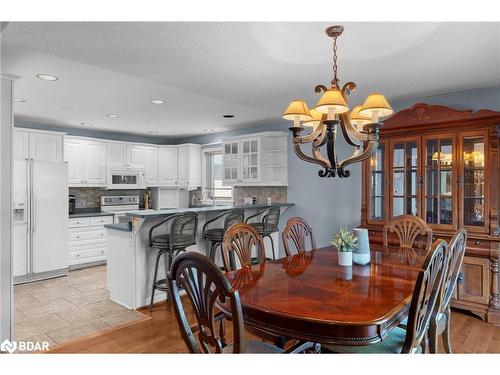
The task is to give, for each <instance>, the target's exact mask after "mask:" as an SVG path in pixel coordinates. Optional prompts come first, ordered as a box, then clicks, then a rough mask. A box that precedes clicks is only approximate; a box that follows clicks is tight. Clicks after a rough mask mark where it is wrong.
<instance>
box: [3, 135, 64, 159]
mask: <svg viewBox="0 0 500 375" xmlns="http://www.w3.org/2000/svg"><path fill="white" fill-rule="evenodd" d="M63 138H64V134H63V133H57V132H46V131H36V130H33V131H32V130H30V131H27V130H24V129H23V130H16V131H14V136H13V144H12V154H13V158H14V159H34V160H39V161H62V160H63Z"/></svg>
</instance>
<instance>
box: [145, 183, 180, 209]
mask: <svg viewBox="0 0 500 375" xmlns="http://www.w3.org/2000/svg"><path fill="white" fill-rule="evenodd" d="M152 193H153V208H154V209H155V210H162V209H168V208H187V207H189V192H188V191H187V190H186V189H177V188H157V189H153V190H152Z"/></svg>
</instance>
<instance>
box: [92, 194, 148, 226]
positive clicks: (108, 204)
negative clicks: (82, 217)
mask: <svg viewBox="0 0 500 375" xmlns="http://www.w3.org/2000/svg"><path fill="white" fill-rule="evenodd" d="M137 210H139V196H138V195H113V196H102V197H101V211H102V212H109V213H113V214H114V215H115V219H114V222H115V223H123V222H127V221H131V220H130V218H128V217H126V216H125V214H126V213H127V212H130V211H137Z"/></svg>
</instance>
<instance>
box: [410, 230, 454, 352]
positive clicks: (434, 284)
mask: <svg viewBox="0 0 500 375" xmlns="http://www.w3.org/2000/svg"><path fill="white" fill-rule="evenodd" d="M447 252H448V245H447V243H446V241H444V240H441V239H438V240H436V241H435V242H434V243H433V244H432V247H431V250H430V251H429V252H428V254H427V257H426V258H425V261H424V264H423V266H422V270H421V271H420V272H419V274H418V277H417V282H416V283H415V289H414V290H413V296H412V299H411V304H410V311H409V313H408V327H407V330H406V338H405V343H404V345H403V349H402V352H403V353H415V352H418V351H419V349H420V347H421V343H422V340H425V336H426V332H427V329H428V327H429V323H430V319H431V316H432V314H433V312H434V309H435V307H436V302H437V300H438V298H439V294H440V291H441V285H442V282H443V278H444V266H445V262H446V254H447Z"/></svg>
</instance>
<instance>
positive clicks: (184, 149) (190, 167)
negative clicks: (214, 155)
mask: <svg viewBox="0 0 500 375" xmlns="http://www.w3.org/2000/svg"><path fill="white" fill-rule="evenodd" d="M200 186H201V146H200V145H196V144H184V145H179V187H183V188H186V189H188V190H193V189H196V188H197V187H200Z"/></svg>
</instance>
